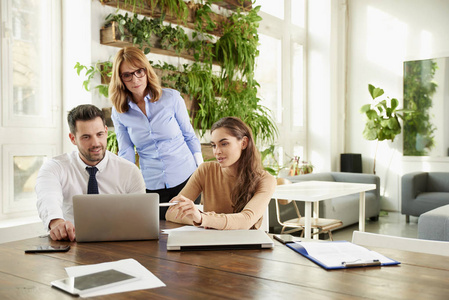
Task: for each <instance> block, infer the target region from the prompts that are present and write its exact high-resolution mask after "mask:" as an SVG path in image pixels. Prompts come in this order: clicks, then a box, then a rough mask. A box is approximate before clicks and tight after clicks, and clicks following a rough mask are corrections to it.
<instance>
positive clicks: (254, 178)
mask: <svg viewBox="0 0 449 300" xmlns="http://www.w3.org/2000/svg"><path fill="white" fill-rule="evenodd" d="M211 144H212V148H213V152H214V155H215V157H216V159H217V161H213V162H206V163H203V164H201V165H200V166H199V167H198V169H197V170H196V171H195V172H194V173H193V174H192V176H191V177H190V179H189V181H188V182H187V184H186V186H185V187H184V188H183V189H182V190H181V192H180V193H179V195H178V196H176V197H174V198H173V199H172V200H171V201H170V202H177V204H175V205H173V206H171V207H170V209H168V211H167V214H166V216H165V217H166V219H167V220H169V221H172V222H176V223H183V224H194V225H197V226H203V227H206V228H215V229H257V228H259V227H260V225H261V223H262V215H263V213H264V212H265V210H266V209H267V207H268V203H269V202H270V199H271V196H272V194H273V192H274V189H275V187H276V180H275V178H274V177H273V176H271V175H270V174H268V173H267V172H266V171H265V170H264V169H263V167H262V163H261V160H260V154H259V152H258V151H257V149H256V146H255V143H254V139H253V135H252V133H251V129H250V128H249V127H248V126H247V125H246V124H245V123H244V122H243V121H241V120H240V119H238V118H235V117H226V118H222V119H220V120H219V121H217V122H216V123H215V124H214V125H212V128H211ZM201 192H202V193H203V196H202V203H203V205H204V212H202V211H200V210H198V208H197V207H196V206H195V204H194V203H193V201H192V200H191V199H196V198H197V197H198V196H199V195H200V194H201Z"/></svg>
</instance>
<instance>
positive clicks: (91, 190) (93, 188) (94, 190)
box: [86, 167, 98, 194]
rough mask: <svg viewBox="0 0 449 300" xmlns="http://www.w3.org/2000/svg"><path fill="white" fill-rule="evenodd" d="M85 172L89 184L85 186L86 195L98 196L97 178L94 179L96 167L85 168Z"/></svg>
mask: <svg viewBox="0 0 449 300" xmlns="http://www.w3.org/2000/svg"><path fill="white" fill-rule="evenodd" d="M86 170H87V172H89V174H90V176H89V183H88V184H87V193H88V194H98V183H97V178H95V174H96V173H97V171H98V169H97V168H96V167H92V168H90V167H86Z"/></svg>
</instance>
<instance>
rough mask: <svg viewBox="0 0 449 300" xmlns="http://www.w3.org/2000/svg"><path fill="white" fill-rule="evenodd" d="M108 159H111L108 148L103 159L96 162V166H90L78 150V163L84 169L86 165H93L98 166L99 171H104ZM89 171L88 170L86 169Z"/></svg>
mask: <svg viewBox="0 0 449 300" xmlns="http://www.w3.org/2000/svg"><path fill="white" fill-rule="evenodd" d="M108 160H109V151H108V150H106V152H105V155H104V157H103V159H102V160H101V161H100V162H99V163H98V164H96V165H95V166H89V165H87V164H86V163H85V162H84V161H83V160H82V159H81V157H80V153H79V152H78V153H77V155H76V161H77V163H78V166H79V167H80V168H81V169H83V170H86V167H88V168H91V167H97V169H98V171H99V172H100V173H101V172H102V171H104V169H105V168H106V166H107V164H108ZM86 172H87V171H86Z"/></svg>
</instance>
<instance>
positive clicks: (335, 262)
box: [287, 241, 400, 270]
mask: <svg viewBox="0 0 449 300" xmlns="http://www.w3.org/2000/svg"><path fill="white" fill-rule="evenodd" d="M287 247H289V248H290V249H292V250H294V251H296V252H298V253H299V254H301V255H303V256H304V257H306V258H308V259H310V260H311V261H313V262H314V263H316V264H317V265H319V266H321V267H323V268H324V269H326V270H338V269H348V268H363V267H376V266H377V267H379V266H392V265H398V264H400V262H398V261H396V260H394V259H391V258H388V257H385V256H383V255H382V254H379V253H377V252H375V251H371V250H368V249H366V248H364V247H362V246H359V245H356V244H353V243H351V242H347V241H335V242H321V243H318V242H295V243H289V244H287ZM307 249H309V251H308V250H307ZM309 252H310V253H309Z"/></svg>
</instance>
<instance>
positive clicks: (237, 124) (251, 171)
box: [210, 117, 264, 213]
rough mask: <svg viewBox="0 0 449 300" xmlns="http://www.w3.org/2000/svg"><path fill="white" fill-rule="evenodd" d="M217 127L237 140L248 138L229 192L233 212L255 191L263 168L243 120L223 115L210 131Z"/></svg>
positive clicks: (251, 136)
mask: <svg viewBox="0 0 449 300" xmlns="http://www.w3.org/2000/svg"><path fill="white" fill-rule="evenodd" d="M218 128H224V129H226V131H227V132H228V133H229V134H230V135H232V136H233V137H235V138H237V140H239V141H240V140H242V139H243V138H244V137H245V136H246V137H247V139H248V145H247V147H246V148H245V149H243V150H242V153H241V155H240V158H239V160H238V168H237V169H238V171H237V172H238V173H237V178H236V180H235V182H236V185H235V186H234V188H233V190H232V194H231V199H232V203H233V212H234V213H238V212H241V211H242V210H243V208H244V207H245V206H246V204H247V203H248V202H249V201H250V200H251V198H252V197H253V196H254V194H255V193H256V191H257V188H258V186H259V183H260V181H261V179H262V176H263V174H264V169H263V166H262V161H261V159H260V153H259V151H258V150H257V148H256V144H255V143H254V138H253V134H252V131H251V128H249V127H248V125H246V124H245V122H243V121H242V120H240V119H239V118H236V117H225V118H222V119H220V120H218V121H217V122H215V123H214V124H213V125H212V127H211V130H210V131H211V133H212V132H213V131H214V130H216V129H218Z"/></svg>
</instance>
